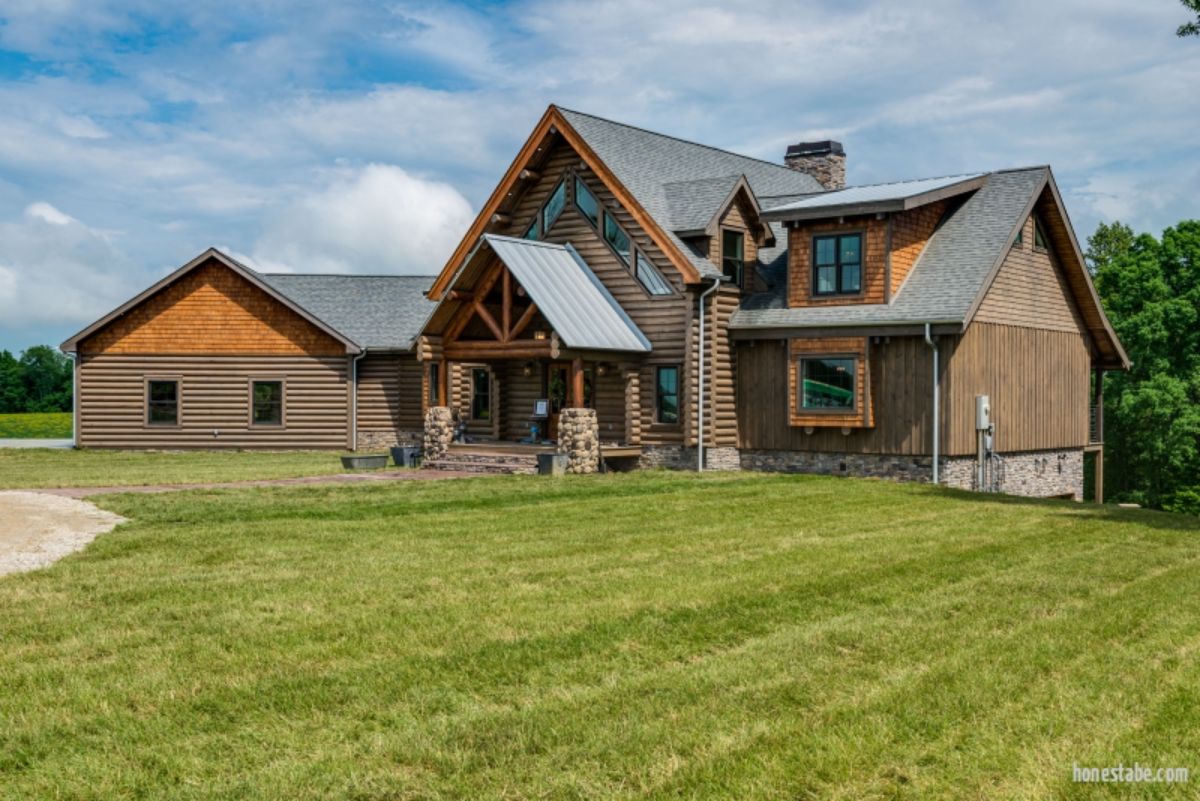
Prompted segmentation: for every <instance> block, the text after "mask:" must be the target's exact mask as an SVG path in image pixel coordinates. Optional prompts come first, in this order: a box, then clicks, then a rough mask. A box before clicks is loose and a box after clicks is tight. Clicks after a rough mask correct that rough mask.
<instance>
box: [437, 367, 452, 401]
mask: <svg viewBox="0 0 1200 801" xmlns="http://www.w3.org/2000/svg"><path fill="white" fill-rule="evenodd" d="M449 385H450V362H448V361H447V360H446V358H445V357H442V360H441V361H440V362H438V386H437V396H438V406H449V405H450V399H449V397H450V392H449Z"/></svg>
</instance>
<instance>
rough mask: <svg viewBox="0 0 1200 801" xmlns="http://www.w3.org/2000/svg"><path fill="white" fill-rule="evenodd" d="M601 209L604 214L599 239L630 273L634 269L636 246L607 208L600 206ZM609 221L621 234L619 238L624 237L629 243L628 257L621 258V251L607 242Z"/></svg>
mask: <svg viewBox="0 0 1200 801" xmlns="http://www.w3.org/2000/svg"><path fill="white" fill-rule="evenodd" d="M601 209H602V210H603V212H604V214H603V223H602V225H601V229H600V238H601V239H603V240H604V244H606V245H608V249H609V250H611V251H612V252H613V253H615V254H616V256H617V260H618V261H620V262H622V263H624V265H625V269H626V270H629V271H632V270H633V268H634V263H633V259H634V251H635V250H637V245H635V244H634V241H633V237H632V236H630V235H629V232H628V231H626V230H625V226H623V225H621V221H620V220H618V219H617V218H616V216H615V215H614V214H613V213H612V212H611V211H609V210H608V207H607V206H602V207H601ZM609 220H612V224H613V227H614V228H616V229H617V231H618V232H619V233H620V234H621V236H623V237H625V241H626V242H628V243H629V255H628V256H622V255H621V251H619V250H617V247H616V245H614V244H613V243H612V242H609V241H608V221H609Z"/></svg>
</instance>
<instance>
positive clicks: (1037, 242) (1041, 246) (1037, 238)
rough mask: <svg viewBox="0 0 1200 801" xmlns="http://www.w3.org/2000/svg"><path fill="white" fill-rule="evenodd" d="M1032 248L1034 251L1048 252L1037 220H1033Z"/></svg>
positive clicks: (1040, 224)
mask: <svg viewBox="0 0 1200 801" xmlns="http://www.w3.org/2000/svg"><path fill="white" fill-rule="evenodd" d="M1033 247H1034V250H1049V248H1048V247H1047V246H1046V235H1045V234H1044V233H1043V232H1042V223H1041V221H1040V220H1039V219H1038V218H1037V217H1034V218H1033Z"/></svg>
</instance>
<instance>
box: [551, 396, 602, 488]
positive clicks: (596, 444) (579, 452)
mask: <svg viewBox="0 0 1200 801" xmlns="http://www.w3.org/2000/svg"><path fill="white" fill-rule="evenodd" d="M557 450H558V452H559V453H562V454H565V455H566V457H567V472H568V473H595V472H596V471H597V470H599V469H600V424H599V422H598V421H597V419H596V410H595V409H563V410H562V411H561V412H560V413H559V415H558V448H557Z"/></svg>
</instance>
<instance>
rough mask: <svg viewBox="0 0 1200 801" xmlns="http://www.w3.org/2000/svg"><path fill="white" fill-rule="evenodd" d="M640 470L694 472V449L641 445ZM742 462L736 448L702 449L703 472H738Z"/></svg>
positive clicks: (680, 446)
mask: <svg viewBox="0 0 1200 801" xmlns="http://www.w3.org/2000/svg"><path fill="white" fill-rule="evenodd" d="M638 467H639V468H641V469H642V470H652V469H654V468H666V469H667V470H695V469H696V449H695V448H693V447H688V446H684V445H643V446H642V456H641V458H640V459H639V460H638ZM741 468H742V460H741V457H740V456H739V454H738V449H737V448H714V447H711V446H710V447H706V448H705V449H704V469H705V470H740V469H741Z"/></svg>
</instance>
